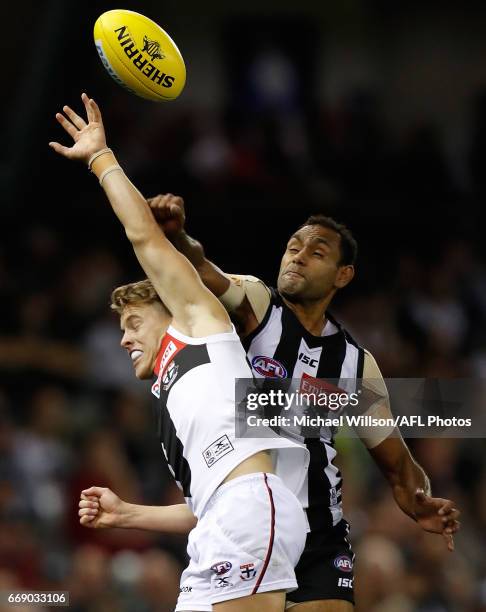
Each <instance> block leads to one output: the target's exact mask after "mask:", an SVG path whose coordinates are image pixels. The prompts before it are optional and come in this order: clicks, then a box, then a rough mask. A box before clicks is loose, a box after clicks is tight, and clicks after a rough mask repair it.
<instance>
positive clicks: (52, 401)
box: [0, 0, 486, 612]
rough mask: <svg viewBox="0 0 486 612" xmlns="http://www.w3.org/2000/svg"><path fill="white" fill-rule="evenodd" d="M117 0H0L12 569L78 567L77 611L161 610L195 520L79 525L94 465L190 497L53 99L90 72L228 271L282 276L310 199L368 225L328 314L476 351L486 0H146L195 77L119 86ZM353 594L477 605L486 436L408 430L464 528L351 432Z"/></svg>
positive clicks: (389, 605)
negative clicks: (113, 53) (412, 509)
mask: <svg viewBox="0 0 486 612" xmlns="http://www.w3.org/2000/svg"><path fill="white" fill-rule="evenodd" d="M110 8H119V5H118V3H109V2H97V1H93V2H87V3H86V2H85V3H80V2H63V1H61V0H58V1H55V0H52V1H47V0H46V1H44V2H42V3H40V2H33V1H32V0H30V1H24V2H22V3H16V4H11V5H9V7H8V15H7V17H8V18H7V19H5V21H4V23H3V28H2V42H1V49H2V58H3V61H2V83H3V85H2V96H1V98H0V109H1V110H2V115H1V116H2V122H3V128H2V147H1V148H0V181H1V183H0V187H1V194H2V206H1V208H0V236H1V244H0V296H1V301H0V304H1V316H0V590H5V589H14V588H30V589H51V590H60V589H66V590H69V591H70V593H71V601H72V605H71V607H72V609H73V610H76V611H78V610H79V611H80V612H81V611H89V612H94V611H95V612H107V611H110V612H111V611H118V610H120V611H122V612H125V611H127V612H128V611H130V612H131V611H132V610H133V611H137V612H140V611H141V612H152V611H165V610H172V606H173V602H174V600H175V597H176V596H177V590H178V574H179V572H180V569H181V568H182V566H183V564H184V546H185V545H184V539H183V538H176V537H166V536H160V537H158V536H155V535H153V534H147V533H141V532H140V533H139V532H111V533H110V532H103V533H100V532H94V531H91V530H87V529H84V528H81V527H79V525H78V521H77V512H76V506H77V500H78V494H79V491H80V489H81V488H83V487H85V486H87V485H90V484H99V485H105V484H106V485H108V486H111V487H112V488H113V489H114V490H115V491H116V492H117V493H118V494H120V495H121V496H122V497H125V498H126V499H127V500H130V501H136V500H138V501H139V502H144V503H150V504H158V503H160V504H166V503H172V502H174V501H177V500H178V499H179V497H178V493H177V490H176V489H175V487H174V485H173V484H172V483H171V479H170V476H169V475H168V473H167V470H166V469H165V467H164V465H163V460H162V455H161V452H160V450H159V448H158V444H157V442H156V440H155V439H154V437H153V432H152V427H151V415H150V409H149V407H148V402H147V398H148V394H147V392H146V389H145V387H144V386H143V385H142V384H139V383H136V382H135V381H134V380H133V375H132V372H131V366H130V364H129V363H128V360H127V358H126V356H125V355H124V354H123V352H122V351H120V350H119V349H118V346H117V345H118V341H119V332H118V329H117V326H116V321H115V320H114V319H112V318H111V316H110V315H109V313H108V308H107V301H108V295H109V292H110V289H111V288H112V287H113V286H114V285H116V284H117V283H120V282H124V281H127V280H132V279H135V278H141V276H142V274H141V271H140V270H139V269H138V268H137V266H136V264H135V260H134V256H133V255H132V253H131V251H130V248H129V245H128V243H127V241H126V239H125V237H124V234H123V232H122V230H121V228H120V226H119V224H118V222H117V221H116V220H115V218H114V216H113V215H112V213H111V212H110V210H109V207H108V205H107V203H106V201H105V200H104V197H103V195H102V193H101V191H100V189H99V187H98V185H97V182H96V180H95V179H94V177H92V176H90V175H89V174H88V172H87V170H86V169H85V168H83V167H81V166H79V167H78V166H76V165H75V164H74V163H70V162H67V161H66V160H64V159H61V158H60V157H58V156H56V155H55V154H54V153H53V152H52V151H51V150H50V149H49V148H48V146H47V142H48V141H49V140H59V139H61V140H64V141H67V139H66V138H65V136H64V134H63V133H62V130H61V129H60V127H59V126H58V125H57V124H56V122H55V119H54V114H55V112H56V111H58V110H60V109H61V107H62V105H63V104H66V103H68V104H70V105H74V107H75V108H80V100H79V96H80V93H81V91H83V90H86V91H87V92H88V93H89V95H91V96H93V97H94V98H95V99H96V100H97V101H98V102H99V104H100V106H101V109H102V111H103V113H104V118H105V125H106V129H107V134H108V139H109V144H110V145H111V146H112V147H113V148H114V149H115V150H116V152H117V154H118V156H119V158H120V160H121V161H122V162H123V164H124V166H125V167H126V170H127V172H128V174H129V175H130V176H131V178H132V179H133V180H134V182H135V183H136V184H137V186H139V187H140V188H141V190H142V191H143V193H144V194H146V195H147V196H149V195H154V194H156V193H165V192H172V193H176V194H180V195H182V196H183V197H184V198H185V200H186V208H187V213H188V222H187V226H188V231H189V232H190V233H191V234H193V235H194V236H196V237H197V238H199V239H201V241H202V242H203V243H204V245H205V246H206V249H207V253H208V255H209V256H210V257H211V258H212V259H213V260H214V261H215V262H216V263H218V264H219V265H220V266H221V267H223V268H224V269H225V270H227V271H230V272H238V273H250V274H255V275H258V276H260V277H261V278H263V279H264V280H265V281H267V282H269V283H272V282H273V281H274V280H275V277H276V272H277V270H278V264H279V259H280V255H281V252H282V250H283V247H284V245H285V241H286V239H287V236H288V235H289V233H290V232H291V231H292V230H293V229H294V228H296V227H297V226H298V225H299V224H300V223H302V222H303V221H304V220H305V218H306V216H307V215H308V214H309V213H311V212H325V213H328V214H332V215H334V216H335V217H336V218H337V219H338V220H341V221H344V222H345V223H347V224H348V225H349V226H350V227H351V228H352V229H353V231H354V233H355V235H356V237H357V239H358V242H359V245H360V257H359V263H358V267H357V271H358V274H357V278H356V279H355V281H354V282H353V283H352V286H351V287H349V288H348V289H346V291H344V292H343V294H342V296H340V299H339V300H338V301H337V303H336V307H335V309H334V312H335V314H336V315H337V316H338V317H339V318H340V319H341V320H342V321H343V322H344V323H345V324H346V326H347V327H348V328H349V329H350V331H351V333H352V334H353V335H354V336H355V337H356V338H357V339H358V340H359V341H360V342H361V343H362V344H364V346H366V347H367V348H369V349H370V350H371V351H372V352H373V354H374V355H375V357H376V358H377V360H378V363H379V365H380V367H381V368H382V371H383V373H384V375H386V376H389V377H392V376H401V377H407V376H414V377H444V378H448V377H463V378H468V377H470V378H478V377H484V376H485V375H486V335H485V334H486V267H485V259H484V255H485V243H484V238H483V234H484V229H483V228H484V222H485V217H486V215H485V212H484V196H485V191H486V173H485V171H484V164H485V161H486V38H485V35H484V33H485V31H486V9H485V7H484V5H483V4H482V3H480V2H469V3H463V4H459V3H444V2H425V3H424V2H415V1H414V2H406V3H389V2H383V1H378V0H376V1H369V2H359V1H358V0H343V1H340V2H311V1H307V0H301V1H300V2H299V3H298V6H296V3H290V2H279V1H277V0H267V1H266V2H255V1H253V0H251V1H246V2H240V1H234V2H232V3H228V2H221V1H217V2H216V1H214V2H206V3H200V2H193V1H188V2H184V3H182V2H174V1H170V2H148V1H146V2H134V3H132V4H131V5H128V4H127V5H126V6H124V8H131V9H133V10H137V11H139V12H142V13H145V14H146V15H147V16H149V17H151V18H153V19H154V20H156V21H157V22H158V23H160V24H161V25H162V26H163V27H165V28H166V29H167V30H168V32H169V33H170V34H171V35H172V36H173V38H174V39H175V40H176V42H177V44H178V45H179V47H180V49H181V51H182V53H183V56H184V58H185V61H186V65H187V71H188V78H187V85H186V89H185V91H184V92H183V94H182V96H181V98H180V99H179V100H178V101H177V102H175V103H173V104H160V105H158V104H155V103H150V102H146V101H144V100H141V99H138V98H135V97H131V96H130V95H129V94H127V93H126V92H125V91H123V90H122V89H120V88H119V87H118V86H117V85H116V84H115V83H114V82H113V81H112V80H111V79H110V78H109V77H108V75H107V74H106V73H105V71H104V69H103V68H102V65H101V63H100V61H99V59H98V57H97V55H96V52H95V48H94V45H93V41H92V26H93V24H94V21H95V19H96V17H97V16H98V15H99V14H100V13H101V12H103V11H104V10H108V9H110ZM339 444H340V451H341V452H340V455H341V460H340V461H341V466H342V469H343V472H344V478H345V493H344V497H345V507H346V513H347V516H348V518H349V519H350V521H351V525H352V532H351V535H352V540H353V543H354V546H355V548H356V551H357V553H358V561H357V576H358V577H357V580H356V586H357V593H358V600H359V602H360V605H359V606H358V607H357V611H358V612H485V611H486V554H485V551H486V541H485V528H486V453H485V446H484V441H483V440H457V439H455V440H433V441H432V440H413V441H411V446H412V448H413V450H414V452H415V455H416V457H417V459H418V460H419V461H420V462H421V463H422V465H423V466H424V467H425V469H426V470H427V472H428V473H429V474H430V476H431V479H432V483H433V490H434V493H435V494H436V495H438V496H444V497H451V498H453V499H455V500H456V501H457V503H458V504H459V506H460V508H461V509H462V511H463V518H462V531H461V533H460V535H459V536H458V537H457V538H456V540H457V543H456V552H455V553H454V554H453V555H450V554H447V552H446V550H445V546H444V545H443V542H442V541H441V539H440V538H438V537H434V536H432V535H423V534H422V533H420V532H419V530H418V528H416V526H415V525H414V524H413V523H412V522H411V521H410V520H409V519H407V518H406V517H403V516H402V515H401V514H400V513H399V511H398V510H396V508H395V506H394V503H393V501H392V500H391V497H390V493H389V491H388V488H387V487H386V485H385V483H384V480H383V478H382V477H381V476H380V475H379V474H378V473H377V471H376V469H375V468H374V467H373V466H372V465H371V464H370V460H369V459H368V457H367V454H366V452H365V451H364V450H363V448H362V447H361V446H360V445H359V444H358V443H352V442H350V441H348V440H342V441H341V442H340V443H339Z"/></svg>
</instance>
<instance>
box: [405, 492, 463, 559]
mask: <svg viewBox="0 0 486 612" xmlns="http://www.w3.org/2000/svg"><path fill="white" fill-rule="evenodd" d="M414 501H415V512H414V514H415V519H416V521H417V523H418V524H419V525H420V526H421V527H422V529H423V530H424V531H429V532H431V533H440V534H442V536H443V537H444V539H445V541H446V544H447V548H448V549H449V550H450V551H451V552H452V551H453V550H454V533H456V532H457V531H458V530H459V527H460V525H461V524H460V522H459V521H458V520H457V519H458V518H459V516H460V514H461V513H460V512H459V510H457V509H456V507H455V504H454V502H453V501H451V500H450V499H442V498H440V497H431V496H430V495H427V494H426V493H425V492H424V490H423V489H417V490H416V491H415V500H414Z"/></svg>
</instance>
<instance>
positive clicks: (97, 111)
mask: <svg viewBox="0 0 486 612" xmlns="http://www.w3.org/2000/svg"><path fill="white" fill-rule="evenodd" d="M89 107H90V109H91V112H92V113H93V121H97V122H98V123H103V118H102V116H101V111H100V108H99V106H98V105H97V104H96V102H95V101H94V100H93V98H90V100H89Z"/></svg>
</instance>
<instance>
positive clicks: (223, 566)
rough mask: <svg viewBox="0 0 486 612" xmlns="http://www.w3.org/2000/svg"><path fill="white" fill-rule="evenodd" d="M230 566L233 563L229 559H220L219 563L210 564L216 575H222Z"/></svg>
mask: <svg viewBox="0 0 486 612" xmlns="http://www.w3.org/2000/svg"><path fill="white" fill-rule="evenodd" d="M232 567H233V564H232V563H230V562H229V561H220V562H219V563H215V564H214V565H211V569H212V571H213V572H214V573H215V574H216V576H222V575H223V574H227V573H228V572H229V571H230V569H231V568H232Z"/></svg>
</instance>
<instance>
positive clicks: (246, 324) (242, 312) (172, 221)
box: [147, 193, 269, 337]
mask: <svg viewBox="0 0 486 612" xmlns="http://www.w3.org/2000/svg"><path fill="white" fill-rule="evenodd" d="M147 202H148V204H149V206H150V209H151V210H152V213H153V215H154V217H155V220H156V221H157V223H158V224H159V225H160V227H161V229H162V231H163V232H164V234H165V235H166V236H167V238H168V239H169V240H170V241H171V242H172V244H173V245H174V246H175V247H176V248H177V250H178V251H180V252H181V253H182V254H183V255H185V256H186V257H187V259H188V260H189V261H190V262H191V263H192V265H193V266H194V267H195V268H196V270H197V272H198V274H199V276H200V278H201V280H202V282H203V283H204V284H205V285H206V287H207V288H208V289H209V290H210V291H211V293H213V294H214V295H215V296H216V297H217V298H219V300H220V301H221V303H222V304H223V305H224V307H225V308H226V310H227V311H228V312H229V313H231V316H232V319H233V320H234V321H235V323H236V324H237V328H238V333H239V334H240V336H241V337H244V336H247V335H248V334H250V333H251V332H252V331H254V330H255V329H256V327H257V326H258V324H259V323H260V321H261V320H262V318H263V316H264V314H265V312H266V309H267V306H268V304H269V292H268V289H267V288H266V287H265V285H264V284H263V283H262V282H261V281H258V279H256V278H254V277H236V276H231V275H227V274H225V273H224V272H223V271H222V270H221V269H220V268H218V266H217V265H215V264H214V263H213V262H212V261H211V260H209V259H208V258H207V257H206V253H205V251H204V247H203V246H202V244H201V243H200V242H199V241H198V240H196V239H195V238H193V237H192V236H189V234H188V233H187V232H186V231H185V222H186V211H185V207H184V200H183V199H182V198H181V197H180V196H176V195H173V194H172V193H166V194H159V195H157V196H154V197H152V198H148V200H147ZM243 279H244V280H243ZM250 279H251V280H250Z"/></svg>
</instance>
